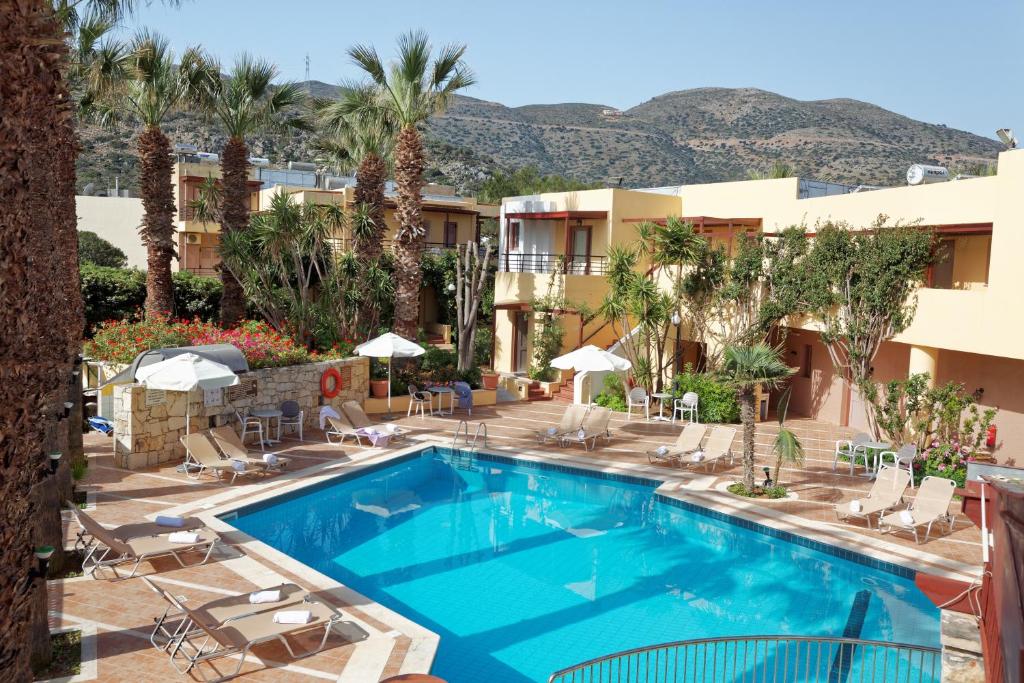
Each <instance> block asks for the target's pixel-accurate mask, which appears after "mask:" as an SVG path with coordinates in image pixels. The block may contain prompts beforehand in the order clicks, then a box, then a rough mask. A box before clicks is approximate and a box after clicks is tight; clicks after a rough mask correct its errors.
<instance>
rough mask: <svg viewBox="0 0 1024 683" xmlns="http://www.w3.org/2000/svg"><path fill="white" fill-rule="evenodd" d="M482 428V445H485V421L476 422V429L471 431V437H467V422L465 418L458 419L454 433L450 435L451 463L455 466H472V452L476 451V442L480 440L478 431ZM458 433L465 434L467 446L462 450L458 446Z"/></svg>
mask: <svg viewBox="0 0 1024 683" xmlns="http://www.w3.org/2000/svg"><path fill="white" fill-rule="evenodd" d="M481 430H483V434H484V446H487V423H486V422H477V423H476V431H474V432H473V438H472V439H470V438H469V422H468V421H466V420H459V424H457V425H456V426H455V435H454V436H453V437H452V464H454V465H455V466H457V467H472V466H473V453H474V452H475V451H476V447H477V442H478V441H479V440H480V432H481ZM459 434H465V435H466V446H467V447H468V448H467V449H466V450H464V451H460V450H459V448H458V446H459Z"/></svg>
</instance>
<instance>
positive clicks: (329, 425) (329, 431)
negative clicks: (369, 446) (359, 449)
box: [324, 415, 366, 444]
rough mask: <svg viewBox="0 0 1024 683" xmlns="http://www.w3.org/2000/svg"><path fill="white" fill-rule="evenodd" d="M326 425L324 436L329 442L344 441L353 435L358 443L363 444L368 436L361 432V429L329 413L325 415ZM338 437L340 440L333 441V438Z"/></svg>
mask: <svg viewBox="0 0 1024 683" xmlns="http://www.w3.org/2000/svg"><path fill="white" fill-rule="evenodd" d="M324 421H325V423H326V424H325V425H324V426H325V427H326V429H324V436H325V437H326V438H327V443H344V442H345V439H347V438H348V437H352V438H353V439H355V440H356V443H359V444H361V443H362V442H363V441H362V440H363V439H365V438H366V437H365V436H363V435H362V434H360V433H359V430H358V429H356V428H354V427H352V426H350V425H347V424H345V423H344V422H342V421H341V420H340V419H339V418H336V417H333V416H331V415H327V416H325V417H324ZM332 437H334V438H337V439H338V441H337V442H334V441H331V438H332Z"/></svg>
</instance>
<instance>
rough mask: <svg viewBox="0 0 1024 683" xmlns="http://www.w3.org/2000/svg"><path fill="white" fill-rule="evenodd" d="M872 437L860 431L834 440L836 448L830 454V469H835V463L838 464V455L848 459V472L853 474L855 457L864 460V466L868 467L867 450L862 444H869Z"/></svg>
mask: <svg viewBox="0 0 1024 683" xmlns="http://www.w3.org/2000/svg"><path fill="white" fill-rule="evenodd" d="M872 441H874V439H872V438H871V435H870V434H865V433H864V432H861V433H860V434H857V435H856V436H854V437H853V438H852V439H840V440H838V441H836V450H835V453H834V454H833V455H832V471H833V472H835V471H836V465H838V464H839V458H840V456H846V457H847V458H849V459H850V474H851V475H852V474H853V466H854V464H856V462H857V458H861V459H862V460H863V461H864V467H867V468H870V465H869V464H868V451H867V449H866V448H865V447H864V444H869V443H871V442H872Z"/></svg>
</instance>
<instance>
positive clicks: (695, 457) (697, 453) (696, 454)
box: [690, 451, 704, 462]
mask: <svg viewBox="0 0 1024 683" xmlns="http://www.w3.org/2000/svg"><path fill="white" fill-rule="evenodd" d="M703 459H704V451H695V452H694V454H693V455H691V456H690V460H692V461H694V462H700V461H702V460H703Z"/></svg>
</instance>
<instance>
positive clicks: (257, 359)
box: [191, 320, 309, 369]
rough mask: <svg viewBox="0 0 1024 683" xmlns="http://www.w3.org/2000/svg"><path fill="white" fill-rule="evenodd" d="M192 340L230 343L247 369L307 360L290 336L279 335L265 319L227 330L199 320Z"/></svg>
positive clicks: (201, 342) (200, 342) (273, 366)
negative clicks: (247, 366)
mask: <svg viewBox="0 0 1024 683" xmlns="http://www.w3.org/2000/svg"><path fill="white" fill-rule="evenodd" d="M191 343H192V345H194V346H198V345H201V344H231V345H232V346H235V347H237V348H238V349H239V350H240V351H241V352H242V354H243V355H244V356H245V360H246V361H247V362H248V363H249V367H250V368H253V369H255V368H275V367H281V366H284V365H298V364H299V363H307V362H309V352H308V351H307V350H306V348H305V347H304V346H300V345H297V344H296V343H295V341H294V340H293V339H292V338H291V337H286V336H283V335H281V333H279V332H277V331H275V330H274V329H273V328H272V327H270V325H268V324H266V323H265V322H260V321H256V320H247V321H245V322H243V323H242V324H240V325H239V326H238V327H233V328H231V329H228V330H224V329H221V328H219V327H217V326H216V325H213V324H209V323H205V324H203V323H201V324H200V329H198V330H196V333H195V336H193V337H192V339H191Z"/></svg>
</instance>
